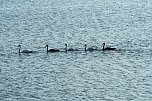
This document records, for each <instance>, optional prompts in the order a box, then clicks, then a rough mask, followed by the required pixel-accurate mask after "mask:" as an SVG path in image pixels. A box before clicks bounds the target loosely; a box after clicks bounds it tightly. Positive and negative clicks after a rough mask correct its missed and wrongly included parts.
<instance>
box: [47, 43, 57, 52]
mask: <svg viewBox="0 0 152 101" xmlns="http://www.w3.org/2000/svg"><path fill="white" fill-rule="evenodd" d="M46 48H47V53H48V52H59V51H60V50H59V49H53V48H52V49H49V46H48V45H46Z"/></svg>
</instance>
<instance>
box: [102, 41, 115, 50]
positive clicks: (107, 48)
mask: <svg viewBox="0 0 152 101" xmlns="http://www.w3.org/2000/svg"><path fill="white" fill-rule="evenodd" d="M102 45H103V48H102V50H103V51H104V50H116V48H111V47H105V43H103V44H102Z"/></svg>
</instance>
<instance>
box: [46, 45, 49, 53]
mask: <svg viewBox="0 0 152 101" xmlns="http://www.w3.org/2000/svg"><path fill="white" fill-rule="evenodd" d="M46 50H47V53H48V52H49V48H48V45H46Z"/></svg>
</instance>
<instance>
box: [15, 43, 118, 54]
mask: <svg viewBox="0 0 152 101" xmlns="http://www.w3.org/2000/svg"><path fill="white" fill-rule="evenodd" d="M102 45H103V46H102V49H101V50H98V49H97V48H87V45H86V44H85V45H84V49H83V50H79V49H73V48H69V49H68V45H67V44H65V52H67V51H85V52H86V51H105V50H116V48H111V47H105V43H103V44H102ZM18 47H19V53H35V51H30V50H23V51H21V45H18ZM45 47H46V49H47V50H46V51H47V53H48V52H61V50H59V49H56V48H51V49H49V46H48V45H46V46H45Z"/></svg>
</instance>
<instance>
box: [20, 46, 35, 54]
mask: <svg viewBox="0 0 152 101" xmlns="http://www.w3.org/2000/svg"><path fill="white" fill-rule="evenodd" d="M18 47H19V52H18V53H35V51H29V50H23V51H21V45H18Z"/></svg>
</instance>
